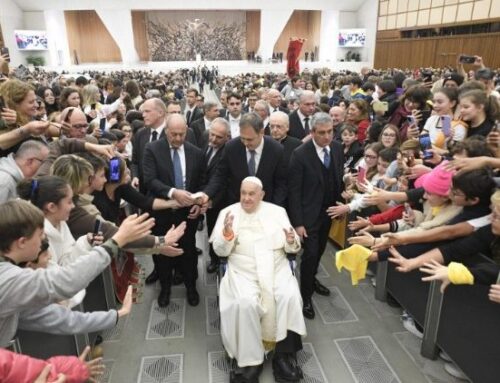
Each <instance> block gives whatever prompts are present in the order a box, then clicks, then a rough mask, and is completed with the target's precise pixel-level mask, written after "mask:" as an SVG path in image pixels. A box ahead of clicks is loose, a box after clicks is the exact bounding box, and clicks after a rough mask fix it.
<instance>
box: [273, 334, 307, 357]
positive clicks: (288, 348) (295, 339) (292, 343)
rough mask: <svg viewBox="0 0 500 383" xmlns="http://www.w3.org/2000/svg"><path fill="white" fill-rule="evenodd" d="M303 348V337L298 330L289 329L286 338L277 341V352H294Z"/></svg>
mask: <svg viewBox="0 0 500 383" xmlns="http://www.w3.org/2000/svg"><path fill="white" fill-rule="evenodd" d="M300 350H302V338H301V337H300V335H299V334H297V333H296V332H293V331H290V330H288V331H287V333H286V338H285V339H283V340H280V341H279V342H278V343H276V347H275V348H274V352H275V353H286V354H292V353H296V352H297V351H300Z"/></svg>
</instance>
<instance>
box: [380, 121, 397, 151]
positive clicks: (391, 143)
mask: <svg viewBox="0 0 500 383" xmlns="http://www.w3.org/2000/svg"><path fill="white" fill-rule="evenodd" d="M378 142H380V143H381V144H382V145H384V148H394V147H396V148H397V147H399V145H400V144H401V137H400V135H399V129H398V127H397V126H396V125H391V124H387V125H386V126H384V127H383V129H382V131H381V132H380V136H379V137H378Z"/></svg>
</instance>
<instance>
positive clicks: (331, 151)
mask: <svg viewBox="0 0 500 383" xmlns="http://www.w3.org/2000/svg"><path fill="white" fill-rule="evenodd" d="M311 93H312V92H311ZM313 97H314V94H313ZM311 138H312V139H311V140H309V141H307V142H306V143H304V144H303V145H301V146H300V147H298V148H297V149H295V150H294V152H293V153H292V157H291V159H290V165H289V167H288V206H289V207H290V208H289V215H290V221H291V222H292V225H293V226H294V228H295V231H296V232H297V234H298V235H299V236H300V237H301V239H302V241H303V243H304V246H303V248H304V253H303V254H302V261H301V264H300V291H301V294H302V299H303V309H302V312H303V314H304V316H305V317H306V318H308V319H314V316H315V312H314V308H313V305H312V301H311V297H312V294H313V293H314V292H316V293H318V294H320V295H325V296H328V295H330V290H328V289H327V288H326V287H325V286H323V285H322V284H321V283H320V282H319V281H318V279H317V278H316V274H317V272H318V266H319V262H320V260H321V256H322V255H323V253H324V251H325V248H326V243H327V240H328V232H329V230H330V226H331V223H332V220H331V219H330V217H329V215H328V212H327V211H328V209H330V208H331V207H332V206H335V203H336V201H340V200H341V199H342V197H341V193H342V191H343V190H344V187H343V182H342V176H343V173H344V169H343V167H344V154H343V150H342V145H341V144H340V143H339V142H336V141H333V127H332V119H331V117H330V116H329V115H328V114H326V113H316V114H315V115H314V116H313V118H312V120H311Z"/></svg>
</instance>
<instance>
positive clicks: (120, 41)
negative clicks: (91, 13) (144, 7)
mask: <svg viewBox="0 0 500 383" xmlns="http://www.w3.org/2000/svg"><path fill="white" fill-rule="evenodd" d="M96 12H97V14H98V15H99V17H100V18H101V20H102V22H103V24H104V25H105V27H106V29H107V30H108V32H109V34H110V35H111V36H112V37H113V39H114V40H115V42H116V44H117V45H118V48H119V49H120V53H121V55H122V62H123V64H134V63H138V62H139V55H138V54H137V51H136V49H135V44H134V31H133V29H132V13H131V12H130V9H121V10H114V11H113V10H103V9H96Z"/></svg>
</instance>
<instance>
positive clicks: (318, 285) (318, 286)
mask: <svg viewBox="0 0 500 383" xmlns="http://www.w3.org/2000/svg"><path fill="white" fill-rule="evenodd" d="M314 291H315V292H316V293H318V294H319V295H323V296H325V297H329V296H330V290H328V289H327V288H326V287H325V286H323V285H322V284H321V283H319V281H318V280H317V279H315V280H314Z"/></svg>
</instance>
